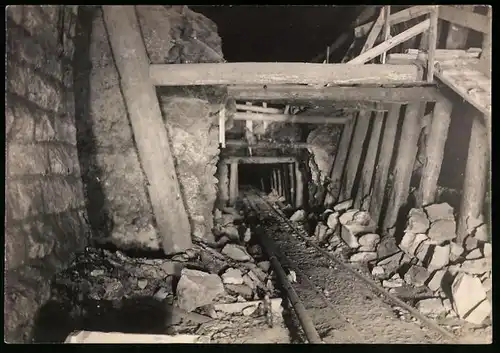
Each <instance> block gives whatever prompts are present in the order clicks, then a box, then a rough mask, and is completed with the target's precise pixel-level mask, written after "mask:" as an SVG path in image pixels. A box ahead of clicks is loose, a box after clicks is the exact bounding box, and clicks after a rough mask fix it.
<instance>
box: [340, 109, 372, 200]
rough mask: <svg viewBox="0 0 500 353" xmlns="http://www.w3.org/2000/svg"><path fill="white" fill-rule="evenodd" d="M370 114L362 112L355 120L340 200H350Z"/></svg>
mask: <svg viewBox="0 0 500 353" xmlns="http://www.w3.org/2000/svg"><path fill="white" fill-rule="evenodd" d="M371 115H372V112H368V111H365V110H362V111H360V112H359V115H358V118H357V119H356V127H355V129H354V136H353V138H352V142H351V147H350V149H349V156H348V157H347V164H346V169H345V171H344V176H343V178H342V187H341V189H340V200H341V201H344V200H348V199H351V198H352V193H353V187H354V181H355V179H356V176H357V174H358V169H359V166H360V161H361V155H362V153H363V145H364V143H365V139H366V134H367V132H368V127H369V126H370V120H371Z"/></svg>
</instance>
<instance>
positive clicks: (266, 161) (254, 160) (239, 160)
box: [222, 156, 297, 164]
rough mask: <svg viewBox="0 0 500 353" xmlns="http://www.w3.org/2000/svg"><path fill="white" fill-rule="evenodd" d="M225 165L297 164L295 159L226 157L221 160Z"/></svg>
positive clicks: (282, 157)
mask: <svg viewBox="0 0 500 353" xmlns="http://www.w3.org/2000/svg"><path fill="white" fill-rule="evenodd" d="M222 161H223V163H225V164H231V163H242V164H278V163H294V162H297V159H296V158H295V157H285V156H281V157H226V158H224V159H223V160H222Z"/></svg>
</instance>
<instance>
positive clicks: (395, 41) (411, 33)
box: [348, 19, 430, 81]
mask: <svg viewBox="0 0 500 353" xmlns="http://www.w3.org/2000/svg"><path fill="white" fill-rule="evenodd" d="M429 25H430V20H428V19H427V20H425V21H423V22H421V23H419V24H417V25H415V26H413V27H411V28H408V29H407V30H406V31H404V32H401V33H400V34H398V35H396V36H394V37H392V38H391V39H389V40H387V41H385V42H383V43H380V44H379V45H377V46H376V47H374V48H372V49H370V50H368V51H366V52H364V53H363V54H361V55H359V56H357V57H355V58H354V59H352V60H351V61H349V62H348V64H350V65H356V64H364V63H366V62H368V61H370V60H372V59H373V58H376V57H377V56H379V55H380V54H382V53H383V52H386V51H388V50H389V49H392V48H394V47H395V46H397V45H399V44H401V43H403V42H404V41H406V40H408V39H410V38H412V37H415V36H417V35H419V34H420V33H422V32H424V31H426V30H427V29H428V28H429ZM379 66H385V65H379ZM415 81H416V80H415Z"/></svg>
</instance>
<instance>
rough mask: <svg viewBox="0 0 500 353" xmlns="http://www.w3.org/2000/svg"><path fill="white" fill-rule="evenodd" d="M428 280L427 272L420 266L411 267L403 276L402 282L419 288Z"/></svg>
mask: <svg viewBox="0 0 500 353" xmlns="http://www.w3.org/2000/svg"><path fill="white" fill-rule="evenodd" d="M428 278H429V272H428V271H427V269H426V268H425V267H422V266H416V265H414V266H411V267H410V268H409V269H408V271H407V272H406V273H405V275H404V280H405V282H406V283H408V284H412V285H414V286H415V287H420V286H423V285H424V284H425V281H427V279H428Z"/></svg>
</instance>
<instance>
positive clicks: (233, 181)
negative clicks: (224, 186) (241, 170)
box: [229, 162, 238, 206]
mask: <svg viewBox="0 0 500 353" xmlns="http://www.w3.org/2000/svg"><path fill="white" fill-rule="evenodd" d="M229 173H230V180H229V204H230V205H231V206H234V204H235V203H236V199H237V198H238V162H232V163H231V169H230V170H229Z"/></svg>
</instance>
